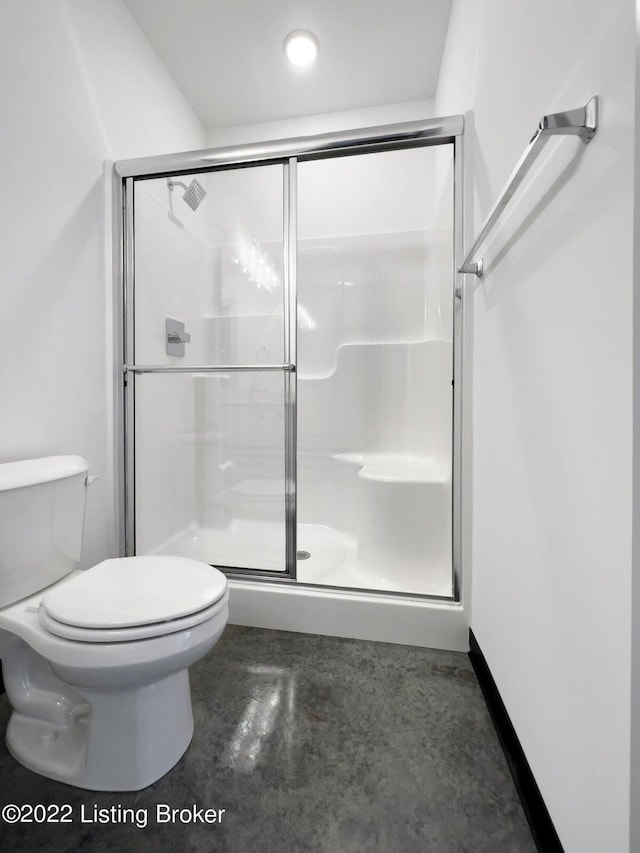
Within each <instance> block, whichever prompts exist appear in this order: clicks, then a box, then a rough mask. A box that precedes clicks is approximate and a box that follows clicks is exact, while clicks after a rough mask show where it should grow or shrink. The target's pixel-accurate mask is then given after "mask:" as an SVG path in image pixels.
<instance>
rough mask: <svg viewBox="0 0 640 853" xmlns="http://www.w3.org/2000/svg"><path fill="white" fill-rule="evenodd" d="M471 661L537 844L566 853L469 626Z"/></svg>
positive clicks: (547, 852)
mask: <svg viewBox="0 0 640 853" xmlns="http://www.w3.org/2000/svg"><path fill="white" fill-rule="evenodd" d="M469 660H470V661H471V665H472V667H473V669H474V672H475V674H476V677H477V679H478V682H479V684H480V689H481V690H482V695H483V696H484V700H485V702H486V703H487V707H488V709H489V714H490V716H491V721H492V722H493V725H494V727H495V730H496V732H497V735H498V739H499V741H500V746H501V747H502V751H503V752H504V755H505V758H506V759H507V764H508V765H509V770H510V771H511V775H512V776H513V781H514V783H515V786H516V790H517V792H518V796H519V797H520V802H521V803H522V808H523V810H524V813H525V817H526V818H527V821H528V822H529V828H530V829H531V834H532V835H533V840H534V841H535V843H536V847H537V848H538V850H539V851H540V853H564V848H563V846H562V844H561V842H560V838H559V837H558V833H557V832H556V828H555V826H554V825H553V821H552V820H551V816H550V814H549V811H548V809H547V807H546V805H545V802H544V799H543V798H542V794H541V793H540V788H538V784H537V782H536V780H535V776H534V775H533V772H532V770H531V767H530V766H529V762H528V761H527V757H526V755H525V753H524V750H523V749H522V745H521V744H520V740H519V739H518V735H517V734H516V730H515V729H514V727H513V723H512V722H511V719H510V717H509V714H508V713H507V709H506V708H505V705H504V702H503V701H502V697H501V696H500V692H499V690H498V688H497V686H496V683H495V681H494V680H493V676H492V675H491V670H490V669H489V665H488V664H487V661H486V659H485V656H484V655H483V654H482V650H481V649H480V646H479V645H478V641H477V640H476V638H475V636H474V634H473V631H472V630H471V628H469Z"/></svg>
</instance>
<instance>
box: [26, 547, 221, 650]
mask: <svg viewBox="0 0 640 853" xmlns="http://www.w3.org/2000/svg"><path fill="white" fill-rule="evenodd" d="M226 592H227V579H226V577H225V576H224V575H223V574H222V572H220V571H218V569H215V568H213V567H212V566H209V565H207V564H206V563H201V562H198V561H196V560H189V559H186V558H184V557H164V556H153V557H125V558H120V559H113V560H104V561H103V562H102V563H98V565H96V566H94V567H93V568H91V569H88V570H87V571H85V572H82V573H80V574H78V575H76V576H75V577H73V578H71V579H70V580H69V581H67V582H64V583H60V584H57V585H56V586H55V587H53V588H51V589H50V590H49V591H48V592H47V593H46V594H45V595H44V597H43V599H42V601H41V603H40V608H39V621H40V624H41V625H42V627H43V628H45V629H46V630H47V631H49V632H50V633H52V634H55V635H56V636H58V637H62V638H64V639H70V640H75V641H77V642H87V643H111V642H126V641H132V640H141V639H147V638H150V637H158V636H162V635H164V634H170V633H174V632H177V631H182V630H186V629H189V628H191V627H194V626H195V625H198V624H200V623H201V622H204V621H206V620H207V619H210V618H212V617H213V616H214V615H215V614H216V612H217V611H219V610H220V609H221V608H223V607H224V605H225V604H226V600H227V598H228V596H227V595H225V593H226Z"/></svg>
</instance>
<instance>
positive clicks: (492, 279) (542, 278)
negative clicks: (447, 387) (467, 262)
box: [436, 0, 635, 853]
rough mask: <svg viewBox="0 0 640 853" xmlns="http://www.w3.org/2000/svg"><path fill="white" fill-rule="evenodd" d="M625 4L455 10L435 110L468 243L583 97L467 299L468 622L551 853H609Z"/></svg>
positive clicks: (627, 389) (626, 270)
mask: <svg viewBox="0 0 640 853" xmlns="http://www.w3.org/2000/svg"><path fill="white" fill-rule="evenodd" d="M632 7H633V4H630V3H626V2H624V0H612V2H610V3H606V4H603V3H601V2H599V0H585V2H582V3H569V2H557V0H538V2H524V0H521V2H518V3H504V2H501V0H482V2H476V0H456V2H454V7H453V12H452V18H451V26H450V32H449V37H448V41H447V47H446V51H445V59H444V64H443V69H442V74H441V79H440V85H439V92H438V97H437V100H436V112H437V113H452V112H463V111H465V110H473V115H472V116H469V121H468V123H467V138H466V145H467V152H466V153H467V158H466V163H465V165H466V170H467V178H468V180H469V182H470V184H471V186H472V192H473V197H472V199H471V204H472V207H473V214H474V215H473V219H474V222H475V226H476V227H477V226H478V225H479V223H480V222H481V220H482V218H483V217H484V216H485V215H486V213H487V212H488V210H489V208H490V206H491V204H492V203H493V201H494V199H495V198H496V196H497V194H498V192H499V191H500V189H501V188H502V186H503V185H504V183H505V182H506V180H507V178H508V176H509V174H510V171H511V169H512V168H513V166H514V165H515V163H516V161H517V159H518V157H519V156H520V154H521V153H522V151H523V150H524V148H525V146H526V144H527V142H528V140H529V138H530V136H531V134H532V133H533V131H534V129H535V127H536V123H537V121H538V119H539V118H540V117H541V116H542V115H543V114H545V113H549V112H553V111H556V110H561V109H570V108H573V107H577V106H579V105H581V104H584V103H585V102H586V101H587V100H588V98H589V97H590V96H591V95H593V94H599V95H600V98H601V125H600V129H599V131H598V134H597V136H596V137H595V139H594V140H593V142H592V143H590V145H588V146H586V147H585V146H583V144H582V143H581V142H580V141H579V140H577V139H569V138H563V139H558V140H556V141H554V142H553V143H551V144H549V145H548V146H547V150H546V151H545V154H544V155H543V157H542V161H541V162H540V163H539V167H538V168H537V170H536V172H535V173H534V174H532V175H531V180H530V181H529V182H528V183H527V184H526V186H523V187H522V188H521V191H520V192H519V201H518V203H517V206H516V209H515V211H514V213H513V215H511V216H508V217H507V219H506V221H505V222H504V223H503V224H502V226H500V227H499V228H498V230H497V232H496V234H495V238H494V239H492V241H491V243H490V244H489V245H488V246H487V248H486V250H485V251H484V259H485V262H486V264H487V268H488V269H487V273H486V277H485V278H484V279H483V280H482V281H477V280H475V279H471V278H469V279H467V284H466V298H467V299H470V300H473V312H474V343H473V370H474V384H473V391H474V414H473V454H474V456H473V458H474V462H473V507H474V522H473V547H472V573H473V578H472V619H471V625H472V629H473V631H474V633H475V635H476V637H477V639H478V642H479V644H480V646H481V648H482V650H483V652H484V654H485V656H486V658H487V661H488V663H489V666H490V668H491V671H492V673H493V675H494V677H495V679H496V682H497V685H498V688H499V690H500V693H501V695H502V697H503V699H504V701H505V704H506V706H507V710H508V712H509V714H510V717H511V719H512V721H513V723H514V726H515V728H516V731H517V733H518V736H519V738H520V740H521V743H522V745H523V748H524V750H525V753H526V755H527V758H528V760H529V763H530V765H531V768H532V770H533V773H534V775H535V777H536V780H537V782H538V784H539V786H540V788H541V791H542V795H543V797H544V799H545V802H546V804H547V807H548V808H549V811H550V814H551V817H552V819H553V821H554V824H555V826H556V829H557V830H558V833H559V835H560V839H561V841H562V843H563V845H564V847H565V850H566V851H567V853H600V851H602V850H609V851H612V853H613V851H616V853H622V851H628V850H629V736H630V695H629V674H630V604H629V602H630V582H631V461H632V455H631V450H632V447H631V442H632V412H631V402H632V399H631V390H632V376H631V370H632V249H633V235H632V186H633V184H632V179H631V175H632V174H633V172H632V169H633V159H632V157H633V141H634V137H633V115H634V101H633V94H634V93H633V71H634V34H635V21H634V10H633V8H632ZM514 204H515V202H514ZM470 236H471V234H468V237H470ZM468 243H469V240H468V239H467V244H468Z"/></svg>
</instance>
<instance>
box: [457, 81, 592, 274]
mask: <svg viewBox="0 0 640 853" xmlns="http://www.w3.org/2000/svg"><path fill="white" fill-rule="evenodd" d="M597 129H598V96H597V95H594V97H593V98H591V100H590V101H589V102H588V103H587V104H586V105H585V106H584V107H578V109H575V110H568V111H566V112H562V113H552V114H551V115H548V116H543V118H542V119H541V120H540V123H539V124H538V129H537V130H536V132H535V133H534V135H533V137H532V138H531V142H530V143H529V145H528V146H527V148H526V150H525V152H524V154H523V155H522V157H521V158H520V160H519V162H518V165H517V166H516V167H515V169H514V170H513V172H512V174H511V177H510V178H509V180H508V181H507V184H506V186H505V188H504V189H503V190H502V192H501V193H500V195H499V197H498V200H497V201H496V203H495V204H494V205H493V207H492V208H491V210H490V211H489V214H488V216H487V218H486V219H485V221H484V223H483V225H482V228H481V229H480V233H479V234H478V236H477V237H476V239H475V241H474V244H473V246H472V247H471V248H470V249H469V251H468V252H467V255H466V257H465V259H464V261H463V262H462V264H461V265H460V266H459V267H458V272H461V273H473V274H474V275H477V276H482V274H483V271H484V270H483V263H482V259H480V260H478V261H473V260H472V258H473V257H474V255H475V254H476V252H477V251H478V249H479V248H480V246H481V245H482V243H484V241H485V240H486V238H487V235H488V234H489V232H490V231H491V229H492V228H493V226H494V225H495V224H496V222H497V221H498V219H499V218H500V215H501V214H502V211H503V210H504V209H505V207H506V206H507V205H508V204H509V202H510V201H511V198H512V197H513V195H514V193H515V191H516V190H517V189H518V187H519V186H520V184H521V183H522V181H523V180H524V178H525V176H526V174H527V172H528V171H529V169H530V168H531V166H532V165H533V163H534V162H535V160H536V159H537V157H538V155H539V154H540V152H541V151H542V149H543V148H544V146H545V144H546V142H547V141H548V139H549V137H550V136H558V135H563V134H572V135H574V136H579V137H580V139H581V140H582V141H583V142H584V143H585V144H586V143H587V142H590V141H591V140H592V139H593V137H594V135H595V132H596V130H597Z"/></svg>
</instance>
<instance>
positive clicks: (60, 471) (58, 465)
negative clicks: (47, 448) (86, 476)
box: [0, 456, 89, 492]
mask: <svg viewBox="0 0 640 853" xmlns="http://www.w3.org/2000/svg"><path fill="white" fill-rule="evenodd" d="M88 470H89V463H88V462H87V460H86V459H83V458H82V456H44V457H42V458H41V459H21V460H20V461H18V462H4V463H2V464H0V492H7V491H9V490H11V489H23V488H25V487H26V486H37V485H39V484H40V483H49V482H52V481H53V480H64V479H66V478H67V477H74V476H75V475H76V474H83V473H86V472H87V471H88Z"/></svg>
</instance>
